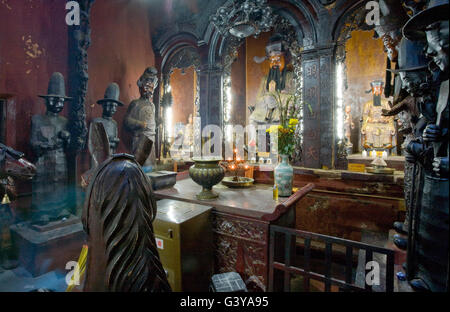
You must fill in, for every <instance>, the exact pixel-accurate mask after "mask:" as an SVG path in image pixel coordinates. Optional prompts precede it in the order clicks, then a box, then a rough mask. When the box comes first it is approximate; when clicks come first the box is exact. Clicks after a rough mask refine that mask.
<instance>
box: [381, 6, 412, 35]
mask: <svg viewBox="0 0 450 312" xmlns="http://www.w3.org/2000/svg"><path fill="white" fill-rule="evenodd" d="M379 4H380V13H381V17H380V25H377V26H375V33H376V37H383V36H384V35H385V34H387V33H389V32H392V31H396V30H399V29H401V28H402V27H403V25H405V23H406V22H407V21H408V14H406V11H405V9H404V8H403V6H402V4H401V3H400V1H398V0H380V1H379Z"/></svg>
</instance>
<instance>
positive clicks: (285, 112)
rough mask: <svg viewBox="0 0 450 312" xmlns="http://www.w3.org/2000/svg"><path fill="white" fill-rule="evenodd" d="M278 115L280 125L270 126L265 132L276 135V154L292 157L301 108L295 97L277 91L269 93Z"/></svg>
mask: <svg viewBox="0 0 450 312" xmlns="http://www.w3.org/2000/svg"><path fill="white" fill-rule="evenodd" d="M271 95H272V97H273V98H274V99H275V101H276V103H277V107H278V111H279V113H280V124H279V125H274V126H271V127H270V128H269V129H267V130H266V132H268V133H275V134H278V153H279V154H281V155H292V154H293V153H294V149H295V145H296V140H297V139H298V135H297V134H296V129H297V125H298V123H299V116H300V110H301V106H300V105H298V98H297V96H295V95H291V94H285V93H282V92H279V91H275V92H271Z"/></svg>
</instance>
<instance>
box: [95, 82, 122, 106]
mask: <svg viewBox="0 0 450 312" xmlns="http://www.w3.org/2000/svg"><path fill="white" fill-rule="evenodd" d="M119 95H120V89H119V85H118V84H117V83H115V82H112V83H110V84H109V86H108V88H106V91H105V97H104V98H103V99H101V100H98V101H97V104H103V103H106V102H114V103H116V104H117V105H119V106H123V103H122V102H121V101H119Z"/></svg>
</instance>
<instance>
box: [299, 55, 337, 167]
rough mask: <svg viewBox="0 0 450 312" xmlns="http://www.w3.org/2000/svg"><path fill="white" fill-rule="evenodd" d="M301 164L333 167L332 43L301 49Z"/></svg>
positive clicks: (333, 84) (333, 87)
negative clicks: (302, 101)
mask: <svg viewBox="0 0 450 312" xmlns="http://www.w3.org/2000/svg"><path fill="white" fill-rule="evenodd" d="M302 60H303V64H302V66H303V68H302V69H303V99H304V112H303V116H304V117H303V118H304V121H303V122H304V132H303V142H304V143H303V166H305V167H309V168H322V167H326V168H330V169H331V168H333V167H334V154H335V146H336V142H335V137H336V136H335V132H336V131H335V129H334V128H335V126H334V115H335V112H334V111H335V108H334V106H335V105H334V89H335V82H334V81H335V79H334V72H335V70H334V67H335V66H334V61H333V47H331V46H329V47H324V48H316V49H312V50H307V51H305V52H303V55H302Z"/></svg>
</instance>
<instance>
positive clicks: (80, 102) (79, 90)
mask: <svg viewBox="0 0 450 312" xmlns="http://www.w3.org/2000/svg"><path fill="white" fill-rule="evenodd" d="M94 1H95V0H83V1H78V3H79V4H80V13H81V14H80V25H79V26H76V25H74V26H69V77H68V78H69V79H68V82H69V95H70V96H71V97H72V98H73V101H72V102H70V110H69V128H70V134H71V143H70V147H69V153H68V155H67V160H68V161H67V166H68V168H67V169H68V175H69V181H68V183H69V189H70V192H69V194H70V196H69V200H70V202H71V203H74V205H73V206H72V207H71V209H72V212H74V213H75V209H76V208H77V202H78V200H77V193H78V192H77V181H78V172H77V171H78V170H77V156H78V153H79V152H81V151H82V150H84V149H85V148H86V140H87V134H88V130H87V125H86V109H85V101H86V95H87V90H88V80H89V74H88V53H87V50H88V48H89V46H90V44H91V36H90V22H89V17H90V11H91V7H92V4H93V3H94Z"/></svg>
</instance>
